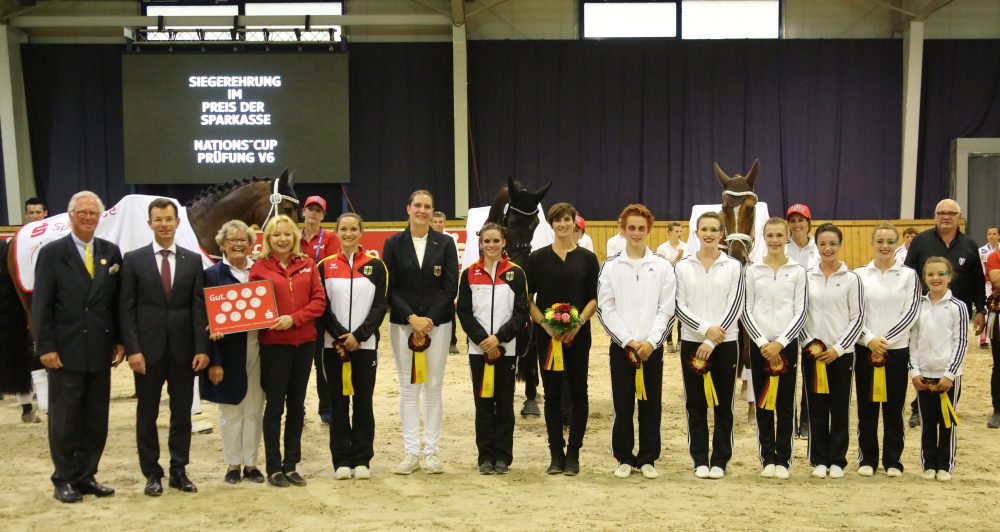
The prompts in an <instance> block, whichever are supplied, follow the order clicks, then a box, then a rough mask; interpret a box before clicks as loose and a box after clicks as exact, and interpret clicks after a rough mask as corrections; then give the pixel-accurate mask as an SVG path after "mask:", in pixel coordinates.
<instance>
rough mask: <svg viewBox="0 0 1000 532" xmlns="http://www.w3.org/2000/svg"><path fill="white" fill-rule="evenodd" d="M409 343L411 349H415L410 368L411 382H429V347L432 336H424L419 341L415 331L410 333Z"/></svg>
mask: <svg viewBox="0 0 1000 532" xmlns="http://www.w3.org/2000/svg"><path fill="white" fill-rule="evenodd" d="M406 343H407V345H408V346H409V347H410V351H413V359H412V365H411V369H410V384H423V383H425V382H427V353H426V351H427V348H428V347H430V346H431V337H430V336H424V339H423V340H422V341H420V342H417V340H416V338H415V337H414V336H413V333H410V338H409V339H408V340H407V341H406Z"/></svg>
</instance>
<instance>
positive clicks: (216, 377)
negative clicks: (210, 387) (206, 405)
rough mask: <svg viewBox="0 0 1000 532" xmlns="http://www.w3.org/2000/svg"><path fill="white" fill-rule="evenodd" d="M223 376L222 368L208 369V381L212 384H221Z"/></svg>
mask: <svg viewBox="0 0 1000 532" xmlns="http://www.w3.org/2000/svg"><path fill="white" fill-rule="evenodd" d="M223 376H225V371H223V370H222V366H212V367H210V368H208V380H210V381H212V384H215V385H218V384H219V383H220V382H222V377H223Z"/></svg>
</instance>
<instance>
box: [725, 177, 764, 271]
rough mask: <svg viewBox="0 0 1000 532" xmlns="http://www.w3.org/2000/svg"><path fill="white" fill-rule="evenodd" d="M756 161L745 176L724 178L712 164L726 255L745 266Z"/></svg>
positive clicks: (749, 245)
mask: <svg viewBox="0 0 1000 532" xmlns="http://www.w3.org/2000/svg"><path fill="white" fill-rule="evenodd" d="M759 168H760V161H758V160H756V159H755V160H754V162H753V165H751V166H750V171H749V172H747V175H746V176H742V175H740V174H736V175H734V176H732V177H729V176H728V175H726V173H725V172H723V171H722V168H720V167H719V163H715V175H716V177H718V178H719V182H720V183H722V213H721V214H722V222H723V225H725V226H726V244H727V248H728V253H729V256H731V257H733V258H734V259H736V260H738V261H740V263H741V264H746V262H747V260H749V258H750V250H751V249H753V234H754V233H753V230H754V220H755V219H756V213H755V211H756V208H757V194H755V193H754V191H753V187H754V184H755V183H756V182H757V172H758V170H759Z"/></svg>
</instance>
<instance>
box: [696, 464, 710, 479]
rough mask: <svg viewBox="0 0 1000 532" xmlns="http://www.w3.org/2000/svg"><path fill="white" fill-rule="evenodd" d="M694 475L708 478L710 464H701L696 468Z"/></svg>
mask: <svg viewBox="0 0 1000 532" xmlns="http://www.w3.org/2000/svg"><path fill="white" fill-rule="evenodd" d="M694 476H696V477H698V478H708V466H707V465H700V466H698V467H696V468H694Z"/></svg>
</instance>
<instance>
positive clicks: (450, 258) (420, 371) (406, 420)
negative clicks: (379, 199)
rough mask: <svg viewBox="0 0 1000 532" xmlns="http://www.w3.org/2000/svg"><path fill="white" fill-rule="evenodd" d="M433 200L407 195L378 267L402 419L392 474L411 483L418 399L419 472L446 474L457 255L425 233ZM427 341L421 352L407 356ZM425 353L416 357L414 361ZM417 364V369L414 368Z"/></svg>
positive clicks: (444, 240)
mask: <svg viewBox="0 0 1000 532" xmlns="http://www.w3.org/2000/svg"><path fill="white" fill-rule="evenodd" d="M433 212H434V197H433V196H432V195H431V193H430V192H428V191H426V190H417V191H415V192H413V193H412V194H410V199H409V200H408V201H407V204H406V214H407V215H408V216H409V223H408V224H407V226H406V228H405V229H403V230H402V231H401V232H399V233H397V234H395V235H393V236H391V237H389V239H388V240H386V242H385V247H384V248H383V253H382V256H383V259H384V260H385V265H386V268H388V270H389V343H390V345H391V346H392V354H393V358H395V359H396V375H397V376H398V377H399V412H400V418H401V422H402V425H403V427H402V428H403V452H404V456H403V460H402V462H400V463H399V465H397V466H396V469H395V471H394V473H396V474H397V475H409V474H410V473H413V472H414V471H416V470H417V468H418V467H420V465H421V464H420V396H421V395H423V398H424V449H423V451H424V452H423V455H424V456H423V468H424V471H426V472H428V473H431V474H438V473H443V472H444V466H442V465H441V460H440V459H439V458H438V452H439V451H440V448H439V446H438V444H439V442H440V440H441V417H442V415H443V414H444V405H443V403H442V390H443V387H444V367H445V363H446V362H447V360H448V345H449V341H450V340H451V329H452V327H454V323H453V322H452V321H453V320H454V317H455V304H454V301H455V296H456V294H457V292H458V252H457V251H456V250H455V241H454V240H453V239H452V238H451V237H448V236H445V235H443V234H441V233H439V232H437V231H432V230H431V226H430V219H431V214H432V213H433ZM426 340H429V341H430V345H429V346H427V347H426V349H425V350H424V351H420V350H419V349H416V350H415V349H411V348H410V347H411V345H412V346H414V347H417V346H422V345H424V344H425V341H426ZM418 352H420V353H423V354H424V356H423V357H418V355H417V353H418ZM414 362H416V363H417V364H416V367H414Z"/></svg>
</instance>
